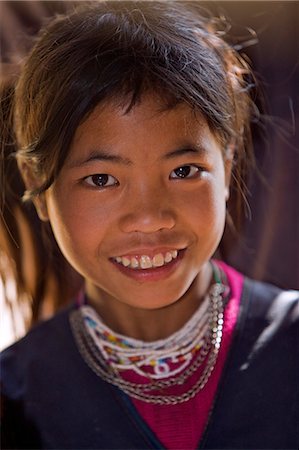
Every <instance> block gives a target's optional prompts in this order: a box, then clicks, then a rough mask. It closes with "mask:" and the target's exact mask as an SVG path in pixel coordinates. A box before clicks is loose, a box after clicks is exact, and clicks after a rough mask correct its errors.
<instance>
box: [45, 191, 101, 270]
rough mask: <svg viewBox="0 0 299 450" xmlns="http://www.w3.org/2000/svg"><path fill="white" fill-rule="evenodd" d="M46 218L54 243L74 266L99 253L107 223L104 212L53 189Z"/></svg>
mask: <svg viewBox="0 0 299 450" xmlns="http://www.w3.org/2000/svg"><path fill="white" fill-rule="evenodd" d="M47 208H48V215H49V220H50V223H51V226H52V230H53V233H54V236H55V238H56V240H57V243H58V245H59V247H60V249H61V251H62V253H63V254H64V256H65V257H66V258H67V259H68V260H69V262H70V263H71V264H72V265H73V266H75V268H77V267H76V266H77V264H78V263H77V261H78V260H82V261H83V260H88V259H89V258H91V257H94V256H95V255H96V254H97V253H98V252H99V247H100V246H101V242H102V241H103V239H104V236H105V234H106V232H107V229H108V224H109V222H110V220H109V218H108V216H107V211H106V213H104V212H103V210H102V208H100V207H99V206H97V205H96V206H95V205H93V206H91V205H88V203H87V202H84V201H81V199H78V198H76V199H74V198H73V197H72V199H71V198H70V196H69V195H67V193H66V192H65V193H64V194H63V195H61V192H60V190H55V191H53V192H51V193H50V194H49V195H48V196H47Z"/></svg>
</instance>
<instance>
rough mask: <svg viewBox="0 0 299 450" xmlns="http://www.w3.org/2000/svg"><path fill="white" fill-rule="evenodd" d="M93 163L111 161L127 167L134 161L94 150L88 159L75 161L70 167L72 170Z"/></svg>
mask: <svg viewBox="0 0 299 450" xmlns="http://www.w3.org/2000/svg"><path fill="white" fill-rule="evenodd" d="M93 161H109V162H112V163H116V164H122V165H126V166H129V165H131V164H132V161H130V159H128V158H124V157H123V156H119V155H112V154H111V153H109V152H107V151H105V150H94V151H92V152H91V153H90V154H89V155H88V157H87V158H86V159H83V160H79V161H74V162H72V163H71V164H70V165H69V167H70V168H75V167H81V166H84V165H85V164H88V163H90V162H93Z"/></svg>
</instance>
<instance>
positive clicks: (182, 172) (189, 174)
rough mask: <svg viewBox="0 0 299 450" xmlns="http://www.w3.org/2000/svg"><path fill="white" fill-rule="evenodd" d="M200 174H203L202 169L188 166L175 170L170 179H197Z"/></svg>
mask: <svg viewBox="0 0 299 450" xmlns="http://www.w3.org/2000/svg"><path fill="white" fill-rule="evenodd" d="M199 172H201V169H200V168H199V167H197V166H194V165H192V164H188V165H185V166H181V167H177V168H176V169H174V170H173V171H172V172H171V174H170V178H171V179H179V178H196V176H197V175H198V173H199Z"/></svg>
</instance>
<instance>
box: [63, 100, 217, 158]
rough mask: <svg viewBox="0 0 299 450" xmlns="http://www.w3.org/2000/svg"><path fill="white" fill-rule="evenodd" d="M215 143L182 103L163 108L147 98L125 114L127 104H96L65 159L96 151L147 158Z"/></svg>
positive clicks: (204, 123) (203, 121)
mask: <svg viewBox="0 0 299 450" xmlns="http://www.w3.org/2000/svg"><path fill="white" fill-rule="evenodd" d="M212 142H214V143H217V144H218V140H217V137H216V136H215V135H214V133H213V132H212V131H211V130H210V127H209V126H208V123H207V121H206V119H205V118H204V116H203V115H202V114H200V113H199V112H197V113H196V112H194V111H193V110H192V109H191V108H190V107H189V106H188V105H186V104H178V105H177V106H175V107H174V108H171V109H166V108H165V105H164V104H163V101H162V100H160V99H159V98H157V97H155V96H153V95H148V96H144V97H143V98H142V100H141V101H140V102H139V103H138V104H136V105H135V106H133V107H132V108H131V109H130V110H129V111H128V110H127V105H120V104H118V103H117V102H116V101H108V102H105V103H103V104H100V105H98V106H97V107H96V108H95V109H94V110H93V112H92V113H91V114H90V115H89V116H88V118H87V119H86V120H85V121H84V122H83V123H82V124H81V125H80V126H79V127H78V129H77V130H76V133H75V136H74V140H73V144H72V146H71V151H70V155H69V157H70V158H71V159H73V158H75V159H76V158H78V157H82V158H84V157H87V156H88V153H89V152H92V151H96V150H97V149H98V148H100V149H101V150H104V151H108V152H116V153H118V154H119V153H122V154H123V153H125V154H126V156H129V155H133V156H138V155H139V156H140V157H141V158H150V157H151V156H154V155H157V156H159V153H161V152H164V151H169V150H171V148H172V147H173V149H175V148H177V147H178V146H186V145H191V144H194V145H195V144H198V145H200V146H201V147H205V146H206V147H208V146H211V143H212Z"/></svg>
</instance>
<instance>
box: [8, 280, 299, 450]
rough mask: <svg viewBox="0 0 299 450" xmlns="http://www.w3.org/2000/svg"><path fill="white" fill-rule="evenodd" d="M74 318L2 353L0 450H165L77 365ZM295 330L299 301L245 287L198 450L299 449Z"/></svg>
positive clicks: (127, 407)
mask: <svg viewBox="0 0 299 450" xmlns="http://www.w3.org/2000/svg"><path fill="white" fill-rule="evenodd" d="M72 308H74V306H73V307H72ZM72 308H69V309H67V310H65V311H64V312H62V313H60V314H58V315H57V316H55V317H54V318H53V319H51V320H49V321H47V322H44V323H42V324H41V325H39V326H37V327H36V328H35V329H33V330H32V331H31V332H30V333H29V334H28V335H27V336H26V337H25V338H23V339H22V340H21V341H19V342H18V343H16V344H14V345H13V346H11V347H10V348H8V349H6V350H5V351H4V352H3V353H2V358H1V378H2V396H3V401H2V409H3V411H2V414H3V418H2V428H3V437H2V448H17V449H24V448H43V449H44V448H47V449H76V450H79V449H131V450H132V449H150V448H163V445H161V444H160V443H159V441H158V440H157V438H156V437H155V435H154V434H153V433H152V432H151V430H150V429H149V428H148V426H147V425H146V424H145V422H144V421H143V420H142V418H141V417H140V416H139V414H138V413H137V411H136V409H135V408H134V406H133V404H132V402H131V401H130V399H129V398H128V396H127V395H125V394H124V393H122V392H121V391H120V390H119V389H118V388H116V387H113V386H111V385H109V384H108V383H106V382H104V381H102V380H101V379H100V378H99V377H97V375H95V373H94V372H93V371H92V370H91V369H90V368H89V367H88V366H87V364H86V363H85V362H84V360H83V359H82V357H81V356H80V354H79V351H78V350H77V347H76V345H75V341H74V339H73V336H72V331H71V328H70V323H69V313H70V310H71V309H72ZM298 323H299V294H298V292H294V291H287V292H285V291H284V292H283V291H280V290H279V289H278V288H276V287H274V286H271V285H267V284H264V283H259V282H253V281H251V280H248V279H245V283H244V288H243V293H242V299H241V308H240V314H239V319H238V323H237V326H236V330H235V334H234V339H233V343H232V345H231V349H230V352H229V356H228V358H227V362H226V365H225V369H224V371H223V374H222V377H221V381H220V384H219V387H218V391H217V395H216V398H215V401H214V405H213V408H212V411H211V415H210V418H209V422H208V425H207V427H206V430H205V433H204V436H203V438H202V439H201V442H200V443H199V448H206V449H254V450H257V449H284V450H286V449H298V447H299V406H298V394H299V326H298Z"/></svg>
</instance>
